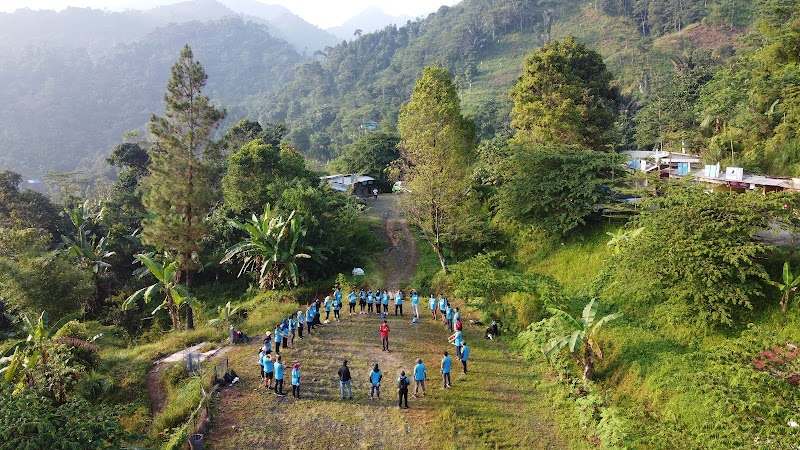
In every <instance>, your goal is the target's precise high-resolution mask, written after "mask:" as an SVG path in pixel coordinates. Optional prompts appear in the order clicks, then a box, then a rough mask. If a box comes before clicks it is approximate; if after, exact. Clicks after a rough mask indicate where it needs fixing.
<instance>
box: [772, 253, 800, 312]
mask: <svg viewBox="0 0 800 450" xmlns="http://www.w3.org/2000/svg"><path fill="white" fill-rule="evenodd" d="M781 278H782V279H781V281H782V282H781V283H779V282H777V281H772V280H768V281H767V282H768V283H769V284H771V285H773V286H775V287H776V288H778V289H780V291H781V311H782V312H786V310H787V308H788V307H789V300H790V299H791V297H792V295H794V292H795V291H796V290H797V286H798V285H800V273H798V274H797V275H793V274H792V269H791V268H790V267H789V261H786V262H785V263H783V274H782V277H781Z"/></svg>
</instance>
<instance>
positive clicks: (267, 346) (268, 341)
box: [264, 331, 272, 355]
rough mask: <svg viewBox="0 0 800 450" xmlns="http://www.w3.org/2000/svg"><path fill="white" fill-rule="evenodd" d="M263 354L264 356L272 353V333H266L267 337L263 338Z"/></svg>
mask: <svg viewBox="0 0 800 450" xmlns="http://www.w3.org/2000/svg"><path fill="white" fill-rule="evenodd" d="M264 352H265V353H266V354H268V355H269V354H270V353H272V333H270V332H269V331H267V336H266V337H265V338H264Z"/></svg>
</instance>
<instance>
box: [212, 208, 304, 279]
mask: <svg viewBox="0 0 800 450" xmlns="http://www.w3.org/2000/svg"><path fill="white" fill-rule="evenodd" d="M230 225H231V226H232V227H234V228H236V229H239V230H242V231H244V232H245V233H247V237H245V239H244V240H243V241H242V242H239V243H238V244H235V245H233V246H231V247H230V248H229V249H228V250H227V252H226V253H225V256H224V257H223V258H222V260H221V261H220V264H224V263H226V262H229V261H231V260H233V259H238V260H240V261H241V263H242V268H241V269H240V270H239V276H242V274H244V273H251V272H253V273H257V279H258V284H259V287H260V288H261V289H263V290H266V289H275V287H276V286H279V285H286V286H297V284H298V282H299V270H298V268H297V260H299V259H308V258H311V255H310V254H309V252H313V249H312V248H310V247H305V246H303V245H302V243H301V240H302V238H303V237H305V235H306V229H305V228H303V226H302V221H301V219H300V218H297V217H295V211H292V212H291V213H290V214H289V215H288V216H287V217H283V216H281V215H279V214H277V213H275V212H273V211H272V209H271V208H270V205H269V204H267V206H266V207H265V208H264V214H262V215H261V216H256V215H255V214H253V216H252V218H251V219H250V220H249V221H247V222H245V223H240V222H237V221H235V220H231V221H230Z"/></svg>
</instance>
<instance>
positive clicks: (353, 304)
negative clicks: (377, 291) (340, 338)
mask: <svg viewBox="0 0 800 450" xmlns="http://www.w3.org/2000/svg"><path fill="white" fill-rule="evenodd" d="M362 294H363V295H367V294H366V293H365V292H364V290H363V289H362V290H361V292H360V293H359V294H358V295H357V296H352V297H350V305H349V306H350V315H351V316H352V315H353V314H355V313H356V299H357V298H358V297H361V295H362Z"/></svg>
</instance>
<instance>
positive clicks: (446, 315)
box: [444, 303, 453, 333]
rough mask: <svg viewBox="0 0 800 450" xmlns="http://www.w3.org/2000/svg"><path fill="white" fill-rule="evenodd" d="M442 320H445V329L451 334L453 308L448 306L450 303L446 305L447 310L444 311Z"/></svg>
mask: <svg viewBox="0 0 800 450" xmlns="http://www.w3.org/2000/svg"><path fill="white" fill-rule="evenodd" d="M444 319H445V323H446V324H447V329H448V330H449V331H450V332H451V333H452V332H453V307H452V306H450V303H448V304H447V309H445V313H444Z"/></svg>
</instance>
